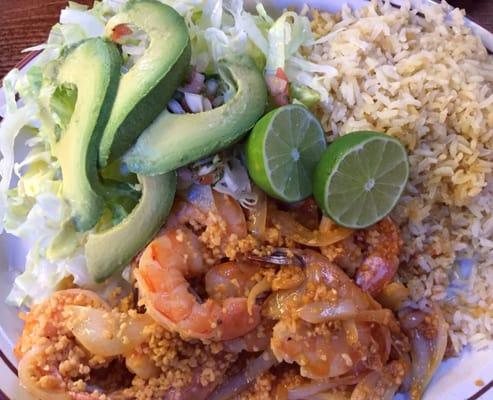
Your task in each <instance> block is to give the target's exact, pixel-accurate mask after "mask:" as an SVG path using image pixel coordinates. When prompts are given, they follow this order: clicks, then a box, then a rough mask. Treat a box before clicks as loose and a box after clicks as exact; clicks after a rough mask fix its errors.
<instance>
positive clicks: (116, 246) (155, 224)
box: [85, 172, 176, 282]
mask: <svg viewBox="0 0 493 400" xmlns="http://www.w3.org/2000/svg"><path fill="white" fill-rule="evenodd" d="M139 181H140V183H141V185H142V197H141V198H140V201H139V204H137V205H136V206H135V207H134V208H133V210H132V211H131V212H130V214H129V215H128V216H127V217H125V219H124V220H123V221H122V222H121V223H119V224H117V225H115V226H113V227H112V228H110V229H107V230H103V231H101V232H92V233H90V234H89V235H88V236H87V242H86V245H85V257H86V262H87V271H88V272H89V274H90V275H91V277H92V278H93V279H94V280H95V281H96V282H101V281H104V280H105V279H107V278H109V277H110V276H111V275H113V274H114V273H115V271H118V270H121V269H123V268H124V267H125V266H126V265H128V263H129V262H130V261H132V258H133V257H134V256H135V254H137V253H138V252H139V251H140V250H141V249H142V248H143V247H144V246H145V245H146V244H147V243H148V242H149V241H150V240H151V239H152V238H153V236H154V235H155V234H156V233H157V232H158V231H159V229H160V228H161V226H162V225H163V223H164V221H165V220H166V217H167V216H168V213H169V211H170V209H171V206H172V205H173V199H174V197H175V192H176V174H175V173H174V172H169V173H167V174H164V175H156V176H142V177H139Z"/></svg>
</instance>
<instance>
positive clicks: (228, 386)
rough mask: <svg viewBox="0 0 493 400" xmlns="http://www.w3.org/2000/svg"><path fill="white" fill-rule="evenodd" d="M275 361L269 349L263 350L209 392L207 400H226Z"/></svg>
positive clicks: (248, 384) (243, 388)
mask: <svg viewBox="0 0 493 400" xmlns="http://www.w3.org/2000/svg"><path fill="white" fill-rule="evenodd" d="M276 363H277V361H276V359H275V357H274V355H273V354H272V353H271V352H270V351H265V352H264V353H262V354H261V355H260V356H259V357H257V358H256V359H254V360H252V361H250V362H247V365H246V368H245V369H244V370H243V371H241V372H240V373H239V374H237V375H234V376H232V377H231V378H229V379H228V380H227V381H226V382H225V383H223V384H222V385H221V386H219V387H218V388H217V389H216V390H214V392H213V393H212V394H211V396H210V397H209V399H208V400H228V399H232V398H233V397H234V396H236V395H238V394H239V393H241V392H242V391H244V390H245V389H246V388H247V387H248V386H250V385H251V384H252V383H253V382H255V380H256V379H257V378H258V377H259V376H260V375H262V374H263V373H265V372H267V371H268V370H269V369H270V368H271V367H272V366H274V365H275V364H276Z"/></svg>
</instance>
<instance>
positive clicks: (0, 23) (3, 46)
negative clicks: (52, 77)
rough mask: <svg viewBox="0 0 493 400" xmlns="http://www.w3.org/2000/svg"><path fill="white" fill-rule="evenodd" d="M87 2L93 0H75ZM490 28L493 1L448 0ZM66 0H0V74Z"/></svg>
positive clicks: (40, 37) (36, 39) (42, 35)
mask: <svg viewBox="0 0 493 400" xmlns="http://www.w3.org/2000/svg"><path fill="white" fill-rule="evenodd" d="M77 2H79V3H84V4H90V3H92V0H77ZM449 2H450V3H451V4H454V5H457V6H459V7H462V8H465V9H466V10H467V13H468V15H469V16H470V17H471V18H472V19H473V20H475V21H476V22H478V23H479V24H481V25H483V26H484V27H485V28H487V29H489V30H490V31H493V0H450V1H449ZM66 4H67V1H66V0H0V77H1V76H3V75H5V74H6V73H7V72H8V71H9V70H10V69H11V68H12V67H13V66H14V65H15V64H16V63H18V62H19V61H20V60H21V59H22V58H23V56H24V55H23V54H21V50H22V49H25V48H26V47H29V46H32V45H35V44H39V43H42V42H43V41H45V40H46V37H47V35H48V32H49V30H50V27H51V26H52V25H53V24H55V23H56V22H57V20H58V15H59V13H60V9H62V8H63V7H65V5H66Z"/></svg>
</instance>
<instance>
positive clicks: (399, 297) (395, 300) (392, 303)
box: [376, 282, 409, 311]
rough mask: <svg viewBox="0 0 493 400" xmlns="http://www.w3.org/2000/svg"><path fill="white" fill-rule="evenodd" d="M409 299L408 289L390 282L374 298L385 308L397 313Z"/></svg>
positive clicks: (397, 283) (400, 284)
mask: <svg viewBox="0 0 493 400" xmlns="http://www.w3.org/2000/svg"><path fill="white" fill-rule="evenodd" d="M408 298H409V289H408V288H407V287H405V286H404V285H403V284H402V283H399V282H391V283H389V284H388V285H385V286H384V287H383V289H382V290H381V291H380V293H378V295H377V296H376V299H377V301H378V302H379V303H380V304H381V305H382V306H383V307H385V308H389V309H391V310H393V311H397V310H399V309H400V308H401V307H402V304H403V303H404V301H405V300H407V299H408Z"/></svg>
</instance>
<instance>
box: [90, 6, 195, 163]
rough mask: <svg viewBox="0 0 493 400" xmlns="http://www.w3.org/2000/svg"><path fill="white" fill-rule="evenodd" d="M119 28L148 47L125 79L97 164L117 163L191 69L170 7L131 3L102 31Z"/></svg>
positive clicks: (184, 34)
mask: <svg viewBox="0 0 493 400" xmlns="http://www.w3.org/2000/svg"><path fill="white" fill-rule="evenodd" d="M121 24H131V25H135V26H137V27H138V28H140V29H142V30H143V31H144V32H146V34H147V35H148V38H149V46H148V47H147V48H146V50H145V52H144V54H143V55H142V56H141V57H140V58H139V59H138V61H137V62H136V63H135V65H134V66H132V67H131V68H130V70H129V71H128V72H127V73H125V74H124V75H123V76H122V78H121V80H120V86H119V87H118V94H117V96H116V100H115V104H114V106H113V110H112V112H111V116H110V119H109V121H108V124H107V126H106V129H105V131H104V134H103V138H102V140H101V146H100V149H99V164H100V166H102V167H104V166H105V165H106V164H107V162H108V160H114V159H116V158H118V157H120V156H121V155H122V154H123V153H124V152H125V151H127V150H128V148H129V147H130V146H131V145H132V144H133V143H134V142H135V139H136V138H137V136H138V135H139V134H140V133H141V132H142V131H143V130H144V129H145V128H147V126H148V125H149V124H150V123H151V122H152V121H153V120H154V118H156V117H157V116H158V115H159V113H160V112H162V110H163V109H164V108H165V107H166V104H167V103H168V101H169V100H170V98H171V96H172V95H173V93H174V91H175V90H176V88H177V87H178V86H179V85H180V84H181V82H182V81H183V79H184V77H185V74H186V71H187V68H188V65H189V63H190V56H191V47H190V38H189V36H188V30H187V26H186V24H185V21H184V19H183V17H181V16H180V15H179V14H178V13H177V12H176V11H175V10H174V9H173V8H172V7H169V6H167V5H165V4H162V3H160V2H159V1H156V0H130V1H129V2H128V3H127V4H126V5H125V6H124V8H123V10H122V12H120V13H118V14H117V15H115V16H114V17H112V18H111V19H110V20H109V21H108V23H107V25H106V35H108V36H111V33H112V32H113V29H115V27H116V26H118V25H121Z"/></svg>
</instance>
